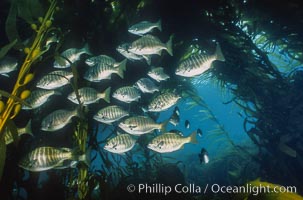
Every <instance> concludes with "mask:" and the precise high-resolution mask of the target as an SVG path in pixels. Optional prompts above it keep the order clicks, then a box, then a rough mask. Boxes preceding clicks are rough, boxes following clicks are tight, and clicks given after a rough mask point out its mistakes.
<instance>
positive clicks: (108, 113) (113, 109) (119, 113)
mask: <svg viewBox="0 0 303 200" xmlns="http://www.w3.org/2000/svg"><path fill="white" fill-rule="evenodd" d="M128 115H129V113H128V112H127V111H125V110H123V109H122V108H121V107H120V106H116V105H114V106H107V107H105V108H102V109H101V110H99V111H98V113H97V114H95V115H94V119H95V120H97V121H99V122H102V123H105V124H111V123H112V122H115V121H118V120H120V119H122V118H123V117H125V116H128Z"/></svg>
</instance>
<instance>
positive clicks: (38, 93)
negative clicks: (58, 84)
mask: <svg viewBox="0 0 303 200" xmlns="http://www.w3.org/2000/svg"><path fill="white" fill-rule="evenodd" d="M59 94H60V93H59V92H57V91H54V90H42V89H37V90H34V91H32V92H31V94H30V96H29V97H28V98H27V99H26V100H25V102H26V103H27V104H28V105H30V107H28V106H26V105H22V109H24V110H31V109H35V108H38V107H40V106H41V105H43V104H44V103H45V102H47V100H48V99H49V97H50V96H52V95H59Z"/></svg>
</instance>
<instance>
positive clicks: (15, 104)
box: [0, 0, 57, 168]
mask: <svg viewBox="0 0 303 200" xmlns="http://www.w3.org/2000/svg"><path fill="white" fill-rule="evenodd" d="M56 3H57V2H56V0H53V1H51V4H50V7H49V9H48V11H47V13H46V14H45V17H44V18H43V19H42V20H41V25H40V26H39V28H38V27H37V26H36V27H37V28H36V30H35V31H36V36H35V39H34V41H33V43H32V46H31V47H30V48H25V49H24V51H25V53H26V54H27V56H26V58H25V60H24V62H23V64H22V66H21V68H20V71H19V74H18V77H17V80H16V83H15V86H14V88H13V91H12V92H11V93H10V95H9V98H8V100H7V102H6V104H5V106H4V108H3V110H2V111H1V113H0V138H2V137H3V135H4V129H5V127H6V124H7V122H8V121H9V120H12V119H14V118H15V117H16V116H17V115H18V113H19V112H20V110H21V103H20V101H18V99H17V98H20V99H25V98H27V97H28V95H27V94H29V93H28V92H26V91H25V89H24V88H25V86H26V85H27V84H28V83H29V82H30V81H32V79H33V77H34V75H33V74H32V73H30V69H31V65H32V64H33V63H34V62H35V61H36V60H37V59H38V58H39V57H40V56H41V55H42V54H43V53H44V52H45V51H42V49H43V44H42V42H43V41H44V40H45V35H46V33H47V31H48V29H49V28H50V26H51V23H52V22H51V20H52V19H53V14H54V12H55V9H56ZM16 15H17V14H16V2H12V5H11V10H10V14H9V17H8V21H7V23H6V25H7V26H8V29H7V31H9V30H10V29H12V33H11V32H8V34H9V35H10V36H11V38H10V40H11V41H15V40H16V39H17V40H18V38H19V36H18V34H17V33H16V29H15V27H14V26H11V24H15V22H16ZM19 42H20V40H19ZM25 93H27V94H26V95H25ZM8 128H13V127H12V126H8ZM2 150H3V151H5V147H4V148H2ZM1 153H2V154H3V152H1ZM3 155H4V154H3ZM3 160H5V156H4V157H3ZM3 166H4V162H1V163H0V168H3Z"/></svg>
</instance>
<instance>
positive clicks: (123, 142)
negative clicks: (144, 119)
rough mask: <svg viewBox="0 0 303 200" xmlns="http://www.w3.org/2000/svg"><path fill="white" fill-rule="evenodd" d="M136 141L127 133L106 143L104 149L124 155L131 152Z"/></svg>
mask: <svg viewBox="0 0 303 200" xmlns="http://www.w3.org/2000/svg"><path fill="white" fill-rule="evenodd" d="M136 141H137V140H136V139H135V138H134V137H133V136H131V135H129V134H127V133H123V134H118V135H117V136H116V137H113V138H111V139H109V140H108V141H107V142H106V144H105V146H104V149H105V150H107V151H109V152H112V153H118V154H122V153H125V152H128V151H130V150H131V149H132V148H133V147H134V146H135V144H136Z"/></svg>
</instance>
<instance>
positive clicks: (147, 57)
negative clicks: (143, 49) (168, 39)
mask: <svg viewBox="0 0 303 200" xmlns="http://www.w3.org/2000/svg"><path fill="white" fill-rule="evenodd" d="M130 45H131V44H130V43H124V44H121V45H119V46H118V47H117V48H116V50H117V51H118V52H119V53H120V54H122V55H123V56H124V57H125V58H127V59H128V60H131V61H134V60H142V59H145V60H146V62H147V64H148V65H150V63H151V56H150V55H137V54H134V53H132V52H130V51H128V49H129V47H130Z"/></svg>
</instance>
